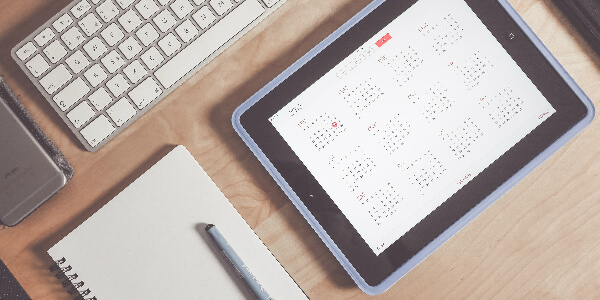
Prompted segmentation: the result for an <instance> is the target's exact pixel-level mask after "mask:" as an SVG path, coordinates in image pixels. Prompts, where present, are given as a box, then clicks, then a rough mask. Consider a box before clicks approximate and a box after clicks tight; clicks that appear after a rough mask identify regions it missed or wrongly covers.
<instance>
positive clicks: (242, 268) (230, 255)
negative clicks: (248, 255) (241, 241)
mask: <svg viewBox="0 0 600 300" xmlns="http://www.w3.org/2000/svg"><path fill="white" fill-rule="evenodd" d="M205 230H206V232H207V233H208V235H209V236H210V237H211V238H212V239H213V240H214V241H215V243H216V244H217V246H219V248H220V249H221V252H222V253H223V255H225V257H226V258H227V260H229V262H230V263H231V264H232V265H233V266H234V267H235V269H236V271H237V273H238V274H239V275H240V277H242V279H244V281H245V282H246V284H248V286H249V287H250V290H252V292H253V293H254V295H255V296H256V298H258V299H260V300H272V299H273V298H271V296H270V295H269V293H267V291H266V290H265V289H264V288H263V287H262V285H261V284H260V282H258V280H257V279H256V277H255V276H254V274H252V272H251V271H250V269H249V268H248V267H247V266H246V264H245V263H244V262H243V261H242V259H241V258H240V257H239V256H238V255H237V253H235V251H234V250H233V248H232V247H231V245H229V243H228V242H227V240H226V239H225V237H223V235H222V234H221V232H219V230H218V229H217V226H215V225H214V224H208V225H206V228H205Z"/></svg>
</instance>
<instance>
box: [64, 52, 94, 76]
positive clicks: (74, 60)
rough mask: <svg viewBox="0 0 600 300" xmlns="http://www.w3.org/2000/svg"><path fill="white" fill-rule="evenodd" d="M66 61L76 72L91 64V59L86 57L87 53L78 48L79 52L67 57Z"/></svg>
mask: <svg viewBox="0 0 600 300" xmlns="http://www.w3.org/2000/svg"><path fill="white" fill-rule="evenodd" d="M65 62H66V63H67V65H68V66H69V68H71V71H73V73H75V74H77V73H79V72H81V71H83V69H85V67H87V66H88V65H89V64H90V61H89V60H88V59H87V57H85V55H83V52H81V50H77V52H75V53H73V55H71V57H69V58H67V59H66V60H65Z"/></svg>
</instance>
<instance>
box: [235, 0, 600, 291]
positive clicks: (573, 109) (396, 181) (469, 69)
mask: <svg viewBox="0 0 600 300" xmlns="http://www.w3.org/2000/svg"><path fill="white" fill-rule="evenodd" d="M593 111H594V109H593V106H592V104H591V102H590V100H589V99H588V98H587V97H586V96H585V95H584V93H583V92H582V91H581V89H580V88H579V87H577V85H576V84H575V83H574V81H573V80H572V79H571V78H570V77H569V76H568V75H567V74H566V72H565V71H564V70H563V69H562V68H561V67H560V65H559V64H558V63H557V61H556V60H555V59H554V58H553V57H552V56H551V54H550V53H549V52H548V51H547V50H546V49H545V48H544V46H543V45H542V44H541V42H540V41H539V40H538V39H537V38H536V37H535V35H534V34H533V33H532V31H531V30H530V29H529V28H528V27H527V26H526V25H525V23H524V22H523V21H522V20H521V19H520V18H519V16H518V15H517V14H516V12H515V11H514V10H513V9H512V8H511V7H510V5H509V4H508V2H506V1H504V0H501V1H499V0H418V1H415V0H412V1H391V0H390V1H374V2H373V3H372V4H370V5H369V6H368V7H366V8H365V9H364V10H363V11H361V12H360V13H359V14H358V15H356V16H355V17H353V18H352V19H351V20H350V21H349V22H348V23H346V24H345V25H343V26H342V27H341V28H340V29H339V30H337V31H336V32H334V33H333V34H332V35H331V36H329V37H328V38H327V39H326V40H324V41H323V42H322V43H320V44H319V45H318V46H317V47H315V48H314V49H313V50H311V51H310V52H309V53H308V54H306V55H305V56H304V57H302V58H301V59H300V60H299V61H298V62H296V63H295V64H293V65H292V66H291V67H290V68H289V69H288V70H286V71H285V72H284V73H283V74H281V75H280V76H278V77H277V78H275V79H274V80H273V81H272V82H270V83H269V84H268V85H267V86H266V87H264V88H263V89H261V90H260V91H259V92H258V93H257V94H256V95H254V96H253V97H252V98H250V99H249V100H248V101H246V102H245V103H244V104H243V105H242V106H240V107H239V108H238V109H237V110H236V112H235V113H234V116H233V123H234V127H235V129H236V130H237V131H238V133H239V134H240V135H241V137H242V138H243V139H244V141H245V142H246V143H247V144H248V146H249V147H250V148H251V149H252V151H253V152H254V153H255V154H256V156H257V157H258V158H259V159H260V161H261V162H262V163H263V165H264V166H265V167H266V168H267V170H269V172H270V173H271V174H272V176H273V177H274V178H275V180H276V181H277V182H278V184H279V185H280V186H281V187H282V189H283V190H284V191H285V192H286V193H287V195H288V196H289V197H290V199H291V200H292V201H293V202H294V204H295V205H296V207H297V208H298V209H299V211H300V212H301V213H302V214H303V215H304V217H305V218H306V219H307V221H308V222H309V223H310V224H311V226H312V227H313V228H314V230H315V231H316V232H317V233H318V234H319V236H320V237H321V238H322V239H323V241H324V242H325V243H326V244H327V246H328V247H329V249H330V250H331V251H332V252H333V254H334V255H335V256H336V258H337V259H338V260H339V261H340V263H341V264H342V265H343V266H344V268H345V269H346V271H347V272H348V273H349V274H350V275H351V276H352V278H353V279H354V280H355V281H356V283H357V284H358V286H359V287H360V288H361V289H362V290H363V291H365V292H366V293H368V294H378V293H381V292H383V291H385V290H386V289H387V288H389V287H390V286H391V285H392V284H393V283H394V282H396V281H397V280H398V279H399V278H401V277H402V276H403V275H404V274H406V273H407V272H408V271H409V270H410V269H412V268H413V267H414V266H416V265H417V264H418V263H419V262H421V261H422V260H423V259H425V257H427V255H429V254H431V253H432V252H433V251H434V250H435V249H436V248H438V247H439V246H440V245H441V244H442V243H444V242H445V241H446V240H448V239H449V238H450V237H451V236H452V235H453V234H455V233H456V232H457V231H458V230H459V229H460V228H462V227H463V226H465V225H466V224H467V223H468V222H469V221H470V220H472V219H473V218H474V217H475V216H477V215H478V214H479V213H481V212H482V211H483V210H484V209H485V208H486V207H488V206H489V205H490V204H491V203H492V202H493V201H494V200H496V199H497V198H499V197H500V196H501V195H502V194H503V193H504V192H506V191H507V190H508V189H509V188H510V187H512V186H513V185H514V184H516V182H517V181H518V180H520V179H522V178H523V177H524V176H525V175H526V174H527V173H529V172H530V171H532V170H533V169H534V168H535V167H536V166H538V165H539V164H540V163H541V162H542V161H543V160H545V159H546V158H547V157H548V156H549V155H550V154H551V153H553V152H554V151H556V150H557V149H558V148H559V147H560V146H562V145H564V144H565V143H566V142H567V141H568V140H569V139H570V138H572V137H573V136H574V135H575V134H576V133H577V132H578V131H580V130H581V129H583V128H584V127H585V126H586V125H587V124H589V123H590V122H591V120H592V118H593Z"/></svg>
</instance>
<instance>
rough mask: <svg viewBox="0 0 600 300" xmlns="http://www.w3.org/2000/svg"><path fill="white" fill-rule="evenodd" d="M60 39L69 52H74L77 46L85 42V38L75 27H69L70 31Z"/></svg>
mask: <svg viewBox="0 0 600 300" xmlns="http://www.w3.org/2000/svg"><path fill="white" fill-rule="evenodd" d="M61 39H62V40H63V42H65V45H67V47H69V49H71V50H75V48H77V46H79V45H81V43H83V42H84V41H85V37H84V36H83V34H82V33H81V31H79V28H77V27H71V29H69V30H67V32H65V33H64V34H63V35H62V37H61Z"/></svg>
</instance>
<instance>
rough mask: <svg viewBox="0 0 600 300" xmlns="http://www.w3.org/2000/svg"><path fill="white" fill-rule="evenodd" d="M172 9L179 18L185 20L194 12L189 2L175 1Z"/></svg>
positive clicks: (186, 0)
mask: <svg viewBox="0 0 600 300" xmlns="http://www.w3.org/2000/svg"><path fill="white" fill-rule="evenodd" d="M171 9H172V10H173V12H174V13H175V15H177V17H178V18H180V19H183V18H185V16H187V15H188V14H189V13H191V12H192V11H193V10H194V7H193V6H192V4H190V1H188V0H175V2H173V3H172V4H171Z"/></svg>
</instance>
